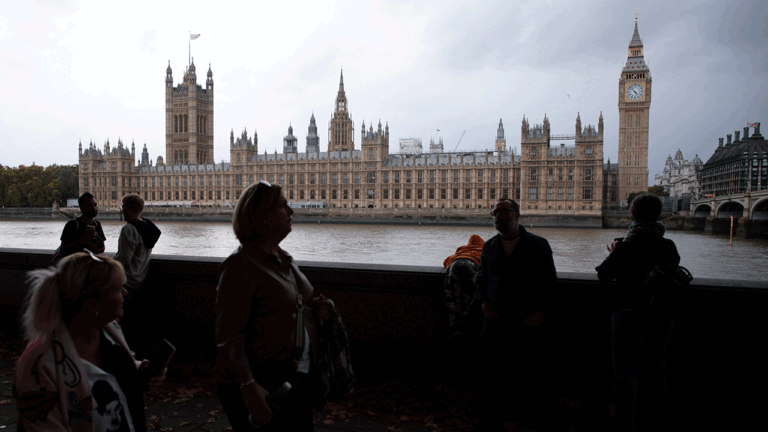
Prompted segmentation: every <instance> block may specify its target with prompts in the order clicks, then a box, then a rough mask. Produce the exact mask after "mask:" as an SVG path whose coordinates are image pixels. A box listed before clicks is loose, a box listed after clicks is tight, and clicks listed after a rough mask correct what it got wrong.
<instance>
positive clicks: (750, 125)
mask: <svg viewBox="0 0 768 432" xmlns="http://www.w3.org/2000/svg"><path fill="white" fill-rule="evenodd" d="M747 124H748V125H749V127H757V123H747Z"/></svg>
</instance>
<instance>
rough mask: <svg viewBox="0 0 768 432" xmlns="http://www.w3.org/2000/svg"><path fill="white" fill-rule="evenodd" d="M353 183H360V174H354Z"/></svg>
mask: <svg viewBox="0 0 768 432" xmlns="http://www.w3.org/2000/svg"><path fill="white" fill-rule="evenodd" d="M355 183H360V173H355Z"/></svg>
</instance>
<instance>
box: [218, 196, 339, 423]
mask: <svg viewBox="0 0 768 432" xmlns="http://www.w3.org/2000/svg"><path fill="white" fill-rule="evenodd" d="M292 214H293V210H292V209H291V207H290V206H289V205H288V201H287V200H286V198H285V195H283V194H282V189H281V188H280V186H278V185H274V186H273V185H271V184H269V183H267V182H265V181H261V182H259V183H257V184H254V185H252V186H250V187H249V188H248V189H246V190H245V192H243V195H242V196H241V197H240V200H239V201H238V202H237V206H236V207H235V212H234V216H233V219H232V228H233V230H234V232H235V236H236V237H237V239H238V240H239V241H240V247H239V248H238V249H237V251H235V253H233V254H232V255H230V256H229V258H227V259H226V261H224V263H223V264H222V265H221V268H220V269H219V272H220V279H219V285H218V288H217V290H218V294H217V298H216V345H217V358H216V366H215V371H214V374H215V378H216V381H217V389H218V395H219V400H220V401H221V404H222V406H223V407H224V410H225V411H226V413H227V417H228V418H229V421H230V424H231V425H232V428H233V429H234V430H235V431H248V430H253V428H254V426H253V425H264V428H263V429H262V430H286V431H288V430H290V431H308V430H314V427H313V425H312V408H313V406H317V402H319V401H320V399H321V397H322V395H320V394H318V393H317V392H314V391H313V389H317V388H318V385H319V382H320V379H319V378H320V377H319V375H320V373H319V372H320V371H318V369H319V368H318V367H317V366H318V361H319V360H320V359H319V357H320V356H319V355H318V348H321V347H322V346H323V345H324V344H323V343H318V333H322V332H323V331H326V330H327V329H324V327H325V328H328V327H333V326H332V325H329V324H328V323H327V321H329V320H330V321H331V323H333V322H334V320H336V319H337V318H338V313H337V312H336V310H335V307H334V305H333V302H332V301H331V300H329V299H326V298H325V297H323V296H322V295H320V296H319V297H314V289H313V288H312V284H310V283H309V281H308V280H307V278H306V277H305V276H304V274H303V273H302V272H301V271H300V270H299V267H298V266H297V265H296V262H295V261H294V260H293V258H292V257H291V255H290V254H289V253H288V252H286V251H284V250H283V249H282V248H280V246H279V244H280V242H281V241H283V239H285V237H286V236H287V235H288V234H289V233H290V232H291V215H292ZM310 373H311V375H310ZM310 376H312V377H313V378H310ZM284 382H288V383H290V384H291V385H292V387H293V388H292V389H291V390H290V391H289V392H288V396H287V397H286V400H285V401H283V403H282V404H281V406H280V409H279V410H277V411H275V412H273V411H272V409H271V407H270V406H269V405H268V401H267V396H268V395H269V394H270V392H275V390H277V389H278V388H280V387H281V385H282V384H283V383H284Z"/></svg>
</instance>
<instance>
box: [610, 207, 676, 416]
mask: <svg viewBox="0 0 768 432" xmlns="http://www.w3.org/2000/svg"><path fill="white" fill-rule="evenodd" d="M629 211H630V217H631V220H632V223H631V224H630V226H629V231H628V232H627V236H626V237H624V238H623V239H617V240H615V241H614V242H613V243H612V244H610V245H609V246H608V250H609V251H610V252H611V253H610V255H608V257H607V258H606V259H605V261H603V263H602V264H600V265H599V266H598V267H597V268H596V270H597V276H598V277H599V278H600V281H602V282H603V283H610V282H614V281H615V284H614V287H613V293H612V297H613V302H614V306H613V309H614V310H613V312H612V313H611V343H612V348H613V377H614V381H613V392H614V403H615V406H616V414H615V421H616V424H617V426H618V429H616V430H621V431H634V430H637V428H638V425H640V426H641V427H642V428H643V429H644V430H653V431H660V430H665V429H666V428H668V427H670V421H669V419H668V417H667V414H668V410H667V405H668V402H667V395H666V390H667V372H666V350H667V343H668V342H669V339H670V336H671V335H672V329H674V327H675V315H676V312H675V311H674V310H669V309H668V308H661V307H658V306H654V305H652V304H651V295H650V293H649V291H652V290H653V288H654V287H649V286H646V278H647V277H648V275H649V273H650V272H651V270H652V269H653V268H654V263H655V265H658V266H661V267H676V266H677V265H678V264H679V262H680V255H678V253H677V248H676V247H675V243H674V242H673V241H672V240H669V239H665V238H664V237H663V236H664V231H665V229H664V225H662V224H660V223H658V222H657V219H658V218H659V216H660V215H661V200H660V199H659V197H657V196H656V195H652V194H641V195H638V196H637V197H636V198H635V199H634V200H633V201H632V204H631V206H630V210H629ZM639 375H642V376H645V377H647V381H646V382H643V383H642V384H640V383H638V376H639ZM645 385H647V387H645V389H646V390H643V391H642V392H641V393H643V394H645V395H646V398H645V400H644V401H642V400H641V404H640V409H638V400H637V389H638V386H640V387H644V386H645ZM643 408H644V409H643Z"/></svg>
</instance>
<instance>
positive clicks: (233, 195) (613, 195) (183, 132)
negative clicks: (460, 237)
mask: <svg viewBox="0 0 768 432" xmlns="http://www.w3.org/2000/svg"><path fill="white" fill-rule="evenodd" d="M213 99H214V82H213V73H212V71H211V69H210V67H209V69H208V72H207V76H206V80H205V88H203V86H202V85H201V84H198V81H197V74H196V67H195V64H194V61H192V62H191V64H190V65H189V66H188V68H187V69H186V71H185V73H184V77H183V81H182V82H181V83H179V84H178V85H176V86H174V83H173V71H172V69H171V66H170V64H169V65H168V68H167V69H166V78H165V112H166V116H165V133H166V144H165V157H163V156H158V157H157V159H156V162H155V163H154V164H153V163H152V161H151V160H150V157H149V154H148V152H147V148H146V144H145V145H144V149H143V151H142V152H141V156H140V158H139V159H138V160H137V154H136V148H135V145H134V144H133V143H132V144H131V145H130V149H129V148H128V147H127V146H126V145H125V144H124V143H123V142H122V141H118V142H117V144H116V145H114V146H113V145H111V144H110V143H109V141H107V142H106V143H105V144H104V146H103V148H97V146H96V145H95V144H94V143H93V142H91V143H90V144H89V145H87V146H86V147H85V148H83V145H82V143H81V144H80V148H79V168H80V193H81V194H82V193H84V192H90V193H92V194H93V195H94V196H95V197H96V199H97V200H98V201H99V202H100V203H101V205H102V207H106V208H116V207H119V206H120V200H121V198H122V197H123V196H124V195H125V194H128V193H138V194H140V195H141V196H143V197H144V199H145V200H146V202H147V204H148V205H150V206H151V205H179V204H185V205H199V206H232V205H234V203H235V202H236V201H237V199H238V198H239V197H240V194H241V193H242V191H243V190H244V189H245V188H246V187H248V186H249V185H251V184H253V183H254V182H258V181H260V180H265V181H268V182H270V183H275V184H279V185H281V186H282V187H283V190H284V193H285V195H286V197H287V198H288V200H289V201H290V202H292V203H294V204H299V205H301V204H303V203H307V204H310V203H316V204H319V205H320V206H323V207H332V208H361V207H362V208H412V209H416V208H419V209H469V208H471V209H477V208H482V209H489V208H491V207H493V205H494V203H495V202H496V200H498V199H499V198H513V199H515V200H516V201H517V202H518V203H519V204H520V206H521V209H522V211H523V212H524V213H525V214H538V215H583V216H600V215H601V214H602V211H603V210H604V209H607V208H618V207H619V203H620V202H622V201H625V200H626V198H627V197H628V195H629V194H630V193H633V192H641V191H644V190H646V189H647V186H648V168H647V160H648V125H649V123H648V113H649V108H650V102H651V74H650V70H649V69H648V67H647V65H646V63H645V61H644V57H643V44H642V41H641V39H640V35H639V32H638V29H637V22H635V29H634V33H633V35H632V39H631V41H630V44H629V50H628V57H627V62H626V64H625V66H624V68H623V69H622V71H621V75H620V78H619V101H618V106H619V114H620V116H619V143H618V145H619V160H618V163H613V164H612V163H610V161H609V162H608V163H604V162H603V131H604V124H603V116H602V113H601V114H600V117H599V118H598V119H597V125H596V126H594V125H583V124H582V121H581V118H580V115H579V114H578V113H577V115H576V117H575V127H574V129H573V134H560V135H556V134H553V133H552V132H551V127H550V123H549V119H548V118H547V116H546V115H545V116H544V118H543V120H542V121H541V123H538V124H534V123H531V122H530V121H529V119H528V118H526V117H523V119H522V122H521V128H520V139H521V146H520V147H521V148H520V153H519V154H515V153H514V152H513V151H512V150H511V148H510V147H508V146H507V144H506V135H505V129H504V125H503V123H502V121H501V120H500V121H499V125H498V128H497V131H496V138H495V140H494V143H493V150H487V151H468V152H458V153H457V152H453V153H452V152H445V151H443V148H442V144H441V143H439V144H433V145H431V146H430V151H429V152H428V153H423V154H410V153H409V154H405V153H403V154H399V153H392V154H390V146H389V125H388V124H385V126H384V127H383V128H382V125H381V122H380V121H379V123H378V124H377V125H375V126H374V124H372V123H371V124H369V125H367V128H366V124H365V123H364V122H363V124H362V126H361V127H360V129H358V130H359V139H360V141H359V145H358V144H356V143H355V125H354V122H353V120H352V116H351V111H350V107H349V106H348V104H347V97H346V90H345V88H344V76H343V73H342V75H341V77H340V81H339V88H338V92H337V94H336V101H335V105H334V111H333V115H332V118H331V120H330V121H329V126H328V146H327V151H325V152H323V151H320V136H319V135H318V130H317V125H316V121H315V117H314V114H313V115H312V117H311V118H310V119H309V126H308V131H307V135H306V149H305V152H303V153H302V152H299V151H298V137H296V136H295V135H294V132H293V128H292V127H288V134H287V135H286V136H285V137H284V139H283V152H282V153H277V152H275V153H273V154H269V153H267V152H264V153H259V144H258V135H257V134H256V133H255V132H254V133H253V135H249V134H248V132H247V131H246V130H243V131H242V132H241V133H239V134H238V135H237V136H235V134H234V132H232V133H230V138H229V145H230V155H229V156H230V162H229V163H226V162H221V163H215V162H214V161H215V159H214V153H213V151H214V147H213V139H214V138H213V131H214V127H213V126H214V102H213ZM489 141H490V140H489ZM552 141H557V142H562V141H569V142H570V141H572V142H573V144H571V145H566V144H565V143H560V144H559V145H557V144H555V145H552ZM489 144H490V143H489ZM489 147H490V146H489Z"/></svg>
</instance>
